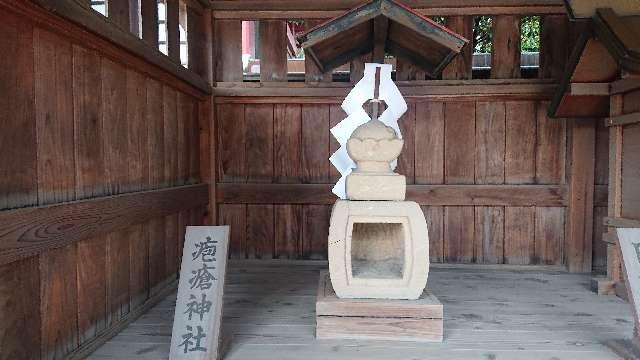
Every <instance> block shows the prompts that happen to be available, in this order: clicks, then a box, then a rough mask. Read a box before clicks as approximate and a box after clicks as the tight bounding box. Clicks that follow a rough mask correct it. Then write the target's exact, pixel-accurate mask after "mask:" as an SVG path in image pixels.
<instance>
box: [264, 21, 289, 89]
mask: <svg viewBox="0 0 640 360" xmlns="http://www.w3.org/2000/svg"><path fill="white" fill-rule="evenodd" d="M260 81H262V82H268V81H287V23H286V21H284V20H262V21H260Z"/></svg>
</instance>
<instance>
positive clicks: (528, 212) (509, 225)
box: [504, 207, 535, 265]
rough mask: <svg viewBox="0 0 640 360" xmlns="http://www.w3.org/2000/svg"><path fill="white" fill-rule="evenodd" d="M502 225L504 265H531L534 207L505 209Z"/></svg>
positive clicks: (533, 242) (533, 239) (533, 237)
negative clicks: (503, 223)
mask: <svg viewBox="0 0 640 360" xmlns="http://www.w3.org/2000/svg"><path fill="white" fill-rule="evenodd" d="M504 222H505V225H504V262H505V264H513V265H527V264H531V263H533V257H534V254H535V207H507V208H506V209H505V220H504Z"/></svg>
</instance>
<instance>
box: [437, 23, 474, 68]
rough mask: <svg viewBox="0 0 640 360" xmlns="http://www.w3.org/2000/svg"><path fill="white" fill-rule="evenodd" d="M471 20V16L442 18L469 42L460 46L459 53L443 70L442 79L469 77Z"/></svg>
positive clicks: (471, 38)
mask: <svg viewBox="0 0 640 360" xmlns="http://www.w3.org/2000/svg"><path fill="white" fill-rule="evenodd" d="M473 22H474V19H473V16H447V17H446V18H445V19H444V24H445V26H446V27H448V28H449V29H451V30H453V31H454V32H456V33H458V34H460V35H462V36H464V37H465V38H466V39H468V40H469V43H468V44H467V45H465V47H463V48H462V51H460V54H459V55H458V56H456V57H455V58H453V60H452V61H451V63H450V64H449V65H448V66H447V67H446V68H445V69H444V70H443V72H442V78H443V79H445V80H451V79H453V80H462V79H471V69H472V65H473Z"/></svg>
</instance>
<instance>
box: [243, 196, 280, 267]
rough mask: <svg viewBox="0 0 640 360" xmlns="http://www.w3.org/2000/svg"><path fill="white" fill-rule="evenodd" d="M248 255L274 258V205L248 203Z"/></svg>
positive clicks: (251, 257) (257, 257)
mask: <svg viewBox="0 0 640 360" xmlns="http://www.w3.org/2000/svg"><path fill="white" fill-rule="evenodd" d="M247 219H248V220H249V221H248V222H247V256H248V257H249V258H250V259H272V258H273V248H274V246H275V242H274V238H273V235H274V229H273V205H247Z"/></svg>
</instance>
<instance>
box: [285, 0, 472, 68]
mask: <svg viewBox="0 0 640 360" xmlns="http://www.w3.org/2000/svg"><path fill="white" fill-rule="evenodd" d="M298 42H299V43H300V47H302V48H303V49H305V50H306V51H307V53H308V54H309V55H310V56H311V58H312V59H313V60H314V62H315V63H316V64H317V65H318V67H319V68H320V69H321V70H322V71H324V72H326V71H330V70H332V69H334V68H335V67H337V66H340V65H342V64H344V63H346V62H349V61H350V60H353V59H355V58H357V57H358V56H361V55H364V54H367V53H369V52H373V60H374V62H382V61H383V60H384V55H385V53H392V54H394V55H398V56H402V57H405V58H406V59H407V60H409V61H411V62H413V63H414V64H415V65H416V66H418V67H420V68H422V69H423V70H424V71H425V72H426V73H427V75H429V76H431V77H435V76H437V75H438V74H439V73H440V71H441V70H442V69H443V68H444V66H446V65H447V64H448V63H449V62H450V61H451V60H452V59H453V57H454V56H455V55H457V54H458V53H459V52H460V51H461V50H462V48H463V47H464V46H465V45H466V44H467V43H468V42H469V40H467V39H465V38H464V37H462V36H460V35H458V34H456V33H455V32H453V31H451V30H450V29H447V28H446V27H444V26H442V25H440V24H437V23H436V22H434V21H433V20H431V19H429V18H426V17H424V16H422V15H420V14H418V13H416V12H414V11H413V10H412V9H410V8H408V7H406V6H405V5H403V4H401V3H398V2H396V1H394V0H371V1H369V2H367V3H365V4H362V5H360V6H358V7H356V8H354V9H351V10H350V11H348V12H346V13H344V14H343V15H342V16H339V17H336V18H333V19H331V20H328V21H326V22H324V23H322V24H320V25H318V26H316V27H314V28H312V29H310V30H308V31H307V32H305V33H304V34H301V35H300V36H299V37H298Z"/></svg>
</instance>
